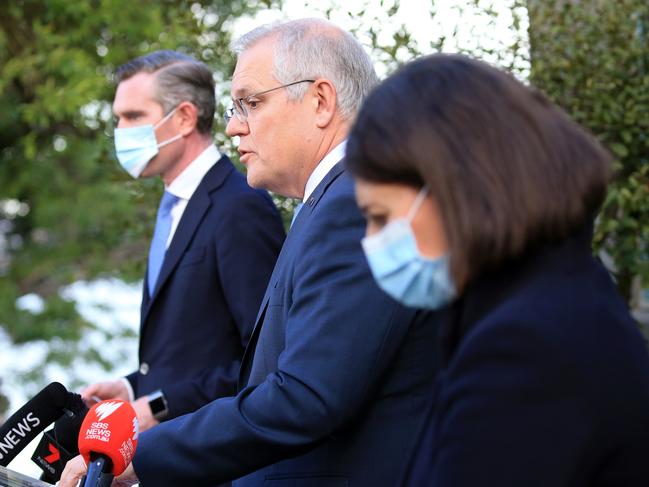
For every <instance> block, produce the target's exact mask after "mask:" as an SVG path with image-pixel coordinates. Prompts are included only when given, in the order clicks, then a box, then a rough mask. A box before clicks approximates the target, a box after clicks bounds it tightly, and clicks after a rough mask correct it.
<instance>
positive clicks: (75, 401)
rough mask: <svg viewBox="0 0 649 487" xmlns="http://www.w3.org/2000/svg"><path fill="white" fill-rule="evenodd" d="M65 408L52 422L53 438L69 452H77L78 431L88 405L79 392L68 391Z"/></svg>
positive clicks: (86, 412)
mask: <svg viewBox="0 0 649 487" xmlns="http://www.w3.org/2000/svg"><path fill="white" fill-rule="evenodd" d="M65 409H66V412H65V414H64V415H63V416H61V417H60V418H59V419H57V420H56V422H55V423H54V432H53V434H54V438H56V441H57V443H58V444H59V445H60V446H62V447H63V448H65V449H66V450H68V451H69V452H77V444H78V439H79V432H80V431H81V425H82V423H83V420H84V419H85V417H86V415H87V414H88V406H86V404H85V402H83V399H81V396H80V395H79V394H74V393H70V395H69V397H68V403H67V404H66V407H65ZM77 453H78V452H77Z"/></svg>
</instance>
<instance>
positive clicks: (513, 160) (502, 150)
mask: <svg viewBox="0 0 649 487" xmlns="http://www.w3.org/2000/svg"><path fill="white" fill-rule="evenodd" d="M346 154H347V155H346V164H347V167H348V168H349V170H350V171H351V173H352V174H353V175H354V176H356V177H357V178H360V179H363V180H367V181H369V182H379V183H403V184H407V185H412V186H414V187H421V186H423V185H424V184H427V185H428V186H429V187H430V191H431V195H432V197H433V198H434V199H435V200H436V203H437V205H438V208H439V209H440V212H441V217H442V221H443V225H444V229H445V231H446V238H447V241H448V244H449V249H450V259H451V273H452V276H453V278H454V279H455V282H456V283H466V282H467V281H469V280H470V279H471V278H473V277H474V276H476V275H477V274H479V273H481V272H482V271H484V270H486V269H487V268H492V267H495V266H497V265H499V264H501V263H502V262H504V261H505V260H508V259H510V258H515V257H517V256H519V255H520V254H522V253H523V252H525V251H526V250H528V249H529V248H530V247H531V246H532V245H534V244H536V243H539V242H542V241H558V240H561V239H563V238H565V237H567V236H568V235H569V234H570V233H572V232H574V231H576V230H577V229H578V228H581V227H583V225H584V224H585V223H586V222H589V221H592V219H593V217H594V215H595V213H596V211H597V209H598V208H599V206H600V205H601V203H602V201H603V198H604V196H605V192H606V185H607V182H608V179H609V177H610V167H611V160H610V156H609V154H608V153H607V152H606V151H605V150H604V149H603V148H602V147H601V146H600V144H599V143H598V142H597V141H596V140H595V138H594V137H592V136H591V135H590V134H589V133H587V132H586V131H585V130H584V129H582V128H581V127H580V126H579V125H577V124H576V123H574V122H573V121H571V120H570V119H569V118H568V116H566V115H565V113H564V112H563V111H562V110H560V109H559V108H558V107H556V106H555V105H553V104H552V103H550V102H549V101H548V100H547V98H546V97H545V96H544V95H542V94H541V93H539V92H538V91H535V90H533V89H531V88H529V87H526V86H525V85H523V84H522V83H520V82H519V81H517V80H516V79H515V78H514V77H513V76H511V75H509V74H507V73H505V72H503V71H500V70H498V69H496V68H493V67H491V66H489V65H487V64H485V63H483V62H480V61H477V60H473V59H470V58H468V57H465V56H461V55H443V54H436V55H432V56H427V57H423V58H420V59H418V60H415V61H413V62H411V63H409V64H407V65H406V66H404V67H403V68H402V69H401V70H400V71H399V72H397V73H396V74H394V75H392V76H391V77H389V78H388V79H387V80H386V81H384V82H383V83H382V84H381V85H380V86H379V87H378V88H377V89H376V90H375V91H374V92H372V93H371V94H370V96H369V97H368V99H367V100H366V102H365V104H364V105H363V107H362V109H361V111H360V113H359V115H358V118H357V120H356V123H355V125H354V127H353V128H352V131H351V134H350V138H349V141H348V144H347V149H346Z"/></svg>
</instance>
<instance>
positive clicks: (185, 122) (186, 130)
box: [176, 101, 198, 137]
mask: <svg viewBox="0 0 649 487" xmlns="http://www.w3.org/2000/svg"><path fill="white" fill-rule="evenodd" d="M176 117H177V120H179V123H178V125H179V127H180V133H181V134H182V135H183V136H185V137H186V136H187V135H189V134H191V133H192V132H193V131H194V130H196V126H197V125H198V108H196V105H194V104H193V103H191V102H188V101H184V102H182V103H181V104H180V105H178V108H176Z"/></svg>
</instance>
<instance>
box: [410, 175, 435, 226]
mask: <svg viewBox="0 0 649 487" xmlns="http://www.w3.org/2000/svg"><path fill="white" fill-rule="evenodd" d="M429 190H430V188H429V187H428V185H427V184H426V185H424V187H423V188H421V190H420V191H419V194H418V195H417V198H416V199H415V202H414V203H413V204H412V206H411V207H410V210H408V214H407V215H406V220H408V223H412V219H413V218H414V217H415V215H416V214H417V211H419V207H420V206H421V205H422V203H423V202H424V199H425V198H426V196H428V191H429Z"/></svg>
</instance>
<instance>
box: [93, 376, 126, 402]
mask: <svg viewBox="0 0 649 487" xmlns="http://www.w3.org/2000/svg"><path fill="white" fill-rule="evenodd" d="M81 398H82V399H83V400H84V402H85V403H86V405H87V406H88V407H90V406H92V405H93V404H95V403H96V402H99V401H103V400H105V399H122V400H124V401H128V400H129V397H128V390H127V389H126V385H124V382H122V381H121V380H119V379H118V380H111V381H105V382H96V383H94V384H90V385H89V386H87V387H86V388H85V389H83V390H82V391H81ZM98 400H99V401H98Z"/></svg>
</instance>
